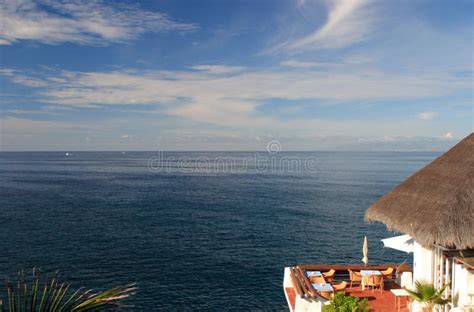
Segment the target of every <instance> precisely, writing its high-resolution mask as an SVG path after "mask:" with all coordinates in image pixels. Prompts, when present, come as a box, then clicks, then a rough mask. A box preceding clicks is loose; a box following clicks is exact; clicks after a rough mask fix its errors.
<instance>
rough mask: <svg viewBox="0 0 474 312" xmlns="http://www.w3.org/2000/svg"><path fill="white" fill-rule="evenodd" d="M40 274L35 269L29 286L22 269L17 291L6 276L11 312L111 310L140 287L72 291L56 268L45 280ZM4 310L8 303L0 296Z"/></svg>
mask: <svg viewBox="0 0 474 312" xmlns="http://www.w3.org/2000/svg"><path fill="white" fill-rule="evenodd" d="M39 275H40V274H39V270H37V269H36V268H35V269H33V279H32V281H31V287H28V283H27V282H26V281H25V279H24V274H23V272H20V273H19V274H18V281H17V285H16V286H17V287H16V289H17V293H16V294H15V290H14V286H13V285H12V283H11V282H10V281H9V280H8V279H7V280H6V288H7V295H8V311H9V312H22V311H23V312H28V311H30V312H38V311H39V312H66V311H67V312H72V311H78V312H79V311H92V310H94V311H97V310H102V309H107V310H108V311H110V310H115V309H117V308H121V307H125V305H123V304H122V303H121V301H122V300H123V299H126V298H128V297H130V296H131V295H133V294H135V291H136V289H137V288H136V287H135V284H129V285H126V286H121V287H114V288H111V289H108V290H105V291H102V292H98V293H92V290H86V291H84V289H83V288H79V289H77V290H75V291H73V290H71V288H70V286H71V285H70V284H67V283H64V282H60V281H59V278H58V274H57V272H56V274H55V275H54V276H53V278H52V279H51V280H50V281H48V278H45V280H44V283H40V276H39ZM30 290H31V291H30ZM38 301H39V302H38ZM3 311H5V306H4V304H3V301H1V300H0V312H3Z"/></svg>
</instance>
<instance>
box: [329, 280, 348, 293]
mask: <svg viewBox="0 0 474 312" xmlns="http://www.w3.org/2000/svg"><path fill="white" fill-rule="evenodd" d="M332 288H333V289H334V292H335V293H337V292H344V293H345V292H346V288H347V282H340V283H339V284H334V285H332Z"/></svg>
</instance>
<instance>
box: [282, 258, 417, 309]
mask: <svg viewBox="0 0 474 312" xmlns="http://www.w3.org/2000/svg"><path fill="white" fill-rule="evenodd" d="M389 267H391V268H394V269H396V270H394V272H393V274H391V276H390V277H389V278H387V279H385V281H384V287H383V289H382V290H379V289H375V290H373V289H365V290H363V289H362V286H361V284H360V283H356V284H354V285H352V287H350V286H349V283H350V278H349V272H348V270H353V271H361V270H376V271H383V270H386V269H387V268H389ZM331 269H332V270H335V274H334V280H333V281H331V282H330V283H329V284H332V285H337V284H340V283H341V282H343V281H346V282H347V283H348V284H347V285H348V286H347V287H346V288H345V289H344V290H343V291H344V293H345V294H346V295H350V296H354V297H359V298H367V299H368V301H369V305H370V309H371V311H374V312H378V311H384V312H391V311H401V312H406V311H409V309H408V300H407V297H399V299H400V304H399V306H396V297H395V295H394V294H393V292H392V291H391V290H392V289H400V286H399V282H398V281H397V278H398V277H399V276H400V275H401V274H402V273H403V272H411V271H412V269H411V268H410V266H409V265H407V264H406V263H404V264H383V265H368V266H364V265H329V264H313V265H297V266H295V267H289V268H286V269H285V280H284V289H285V296H286V298H287V301H288V305H289V307H290V310H291V311H292V312H293V311H295V310H297V309H296V305H297V304H298V305H300V306H301V305H305V306H306V307H305V308H304V310H308V311H312V310H315V311H318V310H319V309H320V308H321V306H322V303H323V302H325V301H326V300H325V299H324V298H323V297H321V293H320V292H318V291H317V290H315V289H314V288H313V287H311V282H310V280H309V279H308V276H307V272H314V271H319V272H327V271H330V270H331ZM297 302H298V303H297ZM317 305H319V307H316V306H317ZM298 310H303V309H302V308H299V309H298Z"/></svg>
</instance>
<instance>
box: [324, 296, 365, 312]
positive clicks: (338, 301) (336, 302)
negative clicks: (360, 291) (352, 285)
mask: <svg viewBox="0 0 474 312" xmlns="http://www.w3.org/2000/svg"><path fill="white" fill-rule="evenodd" d="M369 310H370V308H369V301H368V300H367V298H365V299H361V298H357V297H351V296H346V295H344V294H343V293H336V295H335V296H334V298H333V299H332V301H331V304H329V305H327V306H324V308H323V311H324V312H368V311H369Z"/></svg>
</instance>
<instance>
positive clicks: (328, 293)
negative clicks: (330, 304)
mask: <svg viewBox="0 0 474 312" xmlns="http://www.w3.org/2000/svg"><path fill="white" fill-rule="evenodd" d="M318 294H319V295H320V296H321V297H323V298H324V299H326V300H332V298H333V297H334V292H332V291H318Z"/></svg>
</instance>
